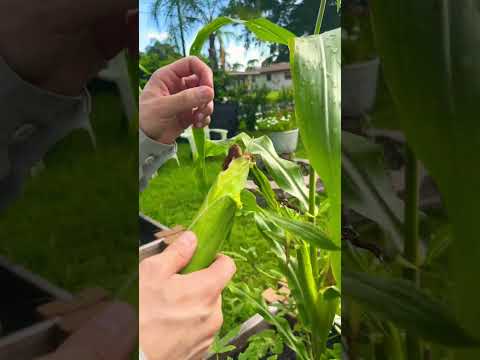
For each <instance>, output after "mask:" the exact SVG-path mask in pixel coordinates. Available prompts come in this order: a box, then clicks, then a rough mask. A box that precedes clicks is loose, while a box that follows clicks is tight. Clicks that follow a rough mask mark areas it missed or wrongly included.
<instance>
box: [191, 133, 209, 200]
mask: <svg viewBox="0 0 480 360" xmlns="http://www.w3.org/2000/svg"><path fill="white" fill-rule="evenodd" d="M192 132H193V140H194V141H195V147H196V148H197V154H196V158H195V159H194V161H195V171H196V173H197V179H198V181H199V185H200V189H201V190H202V191H206V190H207V187H208V186H207V169H206V166H205V157H206V145H205V142H206V135H205V129H204V128H202V129H198V128H192Z"/></svg>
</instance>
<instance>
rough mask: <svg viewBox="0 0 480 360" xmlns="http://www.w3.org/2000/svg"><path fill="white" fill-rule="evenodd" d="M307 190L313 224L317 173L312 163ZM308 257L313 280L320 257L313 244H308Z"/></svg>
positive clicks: (317, 270) (318, 275)
mask: <svg viewBox="0 0 480 360" xmlns="http://www.w3.org/2000/svg"><path fill="white" fill-rule="evenodd" d="M308 190H309V193H308V212H309V213H310V215H311V218H310V221H311V222H312V224H315V212H316V204H315V196H316V194H317V174H315V169H314V168H313V166H312V165H310V175H309V183H308ZM310 259H311V261H312V271H313V276H314V277H315V280H317V279H318V278H319V277H320V266H319V265H320V264H319V261H320V259H319V256H318V249H317V248H316V247H315V246H310Z"/></svg>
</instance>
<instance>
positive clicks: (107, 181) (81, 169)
mask: <svg viewBox="0 0 480 360" xmlns="http://www.w3.org/2000/svg"><path fill="white" fill-rule="evenodd" d="M122 117H123V115H122V107H121V105H120V102H119V97H118V96H116V95H115V94H114V93H112V92H111V91H108V90H106V89H104V90H102V91H97V92H94V93H93V113H92V114H91V119H92V123H93V126H94V130H95V133H96V137H97V148H96V149H95V150H93V148H92V146H91V145H90V141H89V138H88V135H87V134H86V132H85V131H76V132H74V133H72V134H71V135H70V136H68V137H67V138H66V139H64V140H63V141H62V142H61V143H59V144H57V145H56V146H55V147H54V149H53V150H52V151H50V153H49V154H48V155H47V156H46V157H45V158H44V162H45V169H44V170H42V171H41V172H40V173H39V174H38V175H36V176H34V177H32V178H31V179H30V180H29V181H28V184H27V185H26V189H25V191H24V194H23V196H22V197H21V198H20V199H18V201H16V202H15V203H14V204H13V205H12V206H11V207H10V208H9V209H8V210H7V211H5V212H3V213H2V214H1V217H0V228H1V229H2V237H1V239H0V253H1V254H2V255H3V256H6V257H7V258H8V259H10V260H11V261H13V262H16V263H19V264H22V265H23V266H25V267H27V268H28V269H30V270H31V271H33V272H34V273H36V274H39V275H41V276H43V277H45V278H46V279H48V280H49V281H51V282H52V283H53V284H55V285H57V286H60V287H62V288H64V289H66V290H68V291H70V292H76V291H79V290H81V289H83V288H86V287H90V286H102V287H104V288H106V289H108V290H110V291H111V292H112V293H114V294H115V293H116V292H117V291H118V289H120V288H122V287H123V285H124V284H125V282H126V281H127V279H129V278H130V277H131V274H132V272H134V271H136V269H137V266H138V256H137V254H138V220H137V216H138V213H137V211H138V208H137V196H138V195H137V194H138V190H137V189H138V177H137V175H136V174H137V171H138V169H137V155H136V154H137V150H136V149H137V146H138V145H137V144H138V142H137V135H136V133H135V132H134V131H130V132H129V131H128V127H127V125H126V121H125V120H124V119H122ZM121 298H122V299H124V300H127V301H129V302H130V303H132V304H134V305H135V304H137V302H138V289H137V287H136V286H135V284H133V285H132V287H131V288H129V289H128V291H126V292H125V293H122V296H121Z"/></svg>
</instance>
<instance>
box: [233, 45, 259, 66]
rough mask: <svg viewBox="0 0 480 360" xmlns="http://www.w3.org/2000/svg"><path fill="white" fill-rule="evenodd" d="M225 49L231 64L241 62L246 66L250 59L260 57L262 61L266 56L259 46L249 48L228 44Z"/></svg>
mask: <svg viewBox="0 0 480 360" xmlns="http://www.w3.org/2000/svg"><path fill="white" fill-rule="evenodd" d="M225 51H226V52H227V61H228V62H229V63H230V64H231V65H233V64H235V63H239V64H242V65H243V66H246V65H247V62H248V60H252V59H258V60H259V62H260V63H261V62H262V61H263V60H264V56H262V54H261V51H260V49H259V48H257V47H251V48H250V49H248V50H247V49H245V46H243V45H234V44H231V45H229V46H227V48H226V49H225Z"/></svg>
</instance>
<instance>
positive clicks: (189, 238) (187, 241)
mask: <svg viewBox="0 0 480 360" xmlns="http://www.w3.org/2000/svg"><path fill="white" fill-rule="evenodd" d="M178 242H179V243H180V244H179V245H181V246H185V247H187V248H191V247H193V246H194V245H195V242H196V238H195V235H194V234H193V233H192V232H191V231H185V232H184V233H183V234H182V236H180V238H179V239H178Z"/></svg>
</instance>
